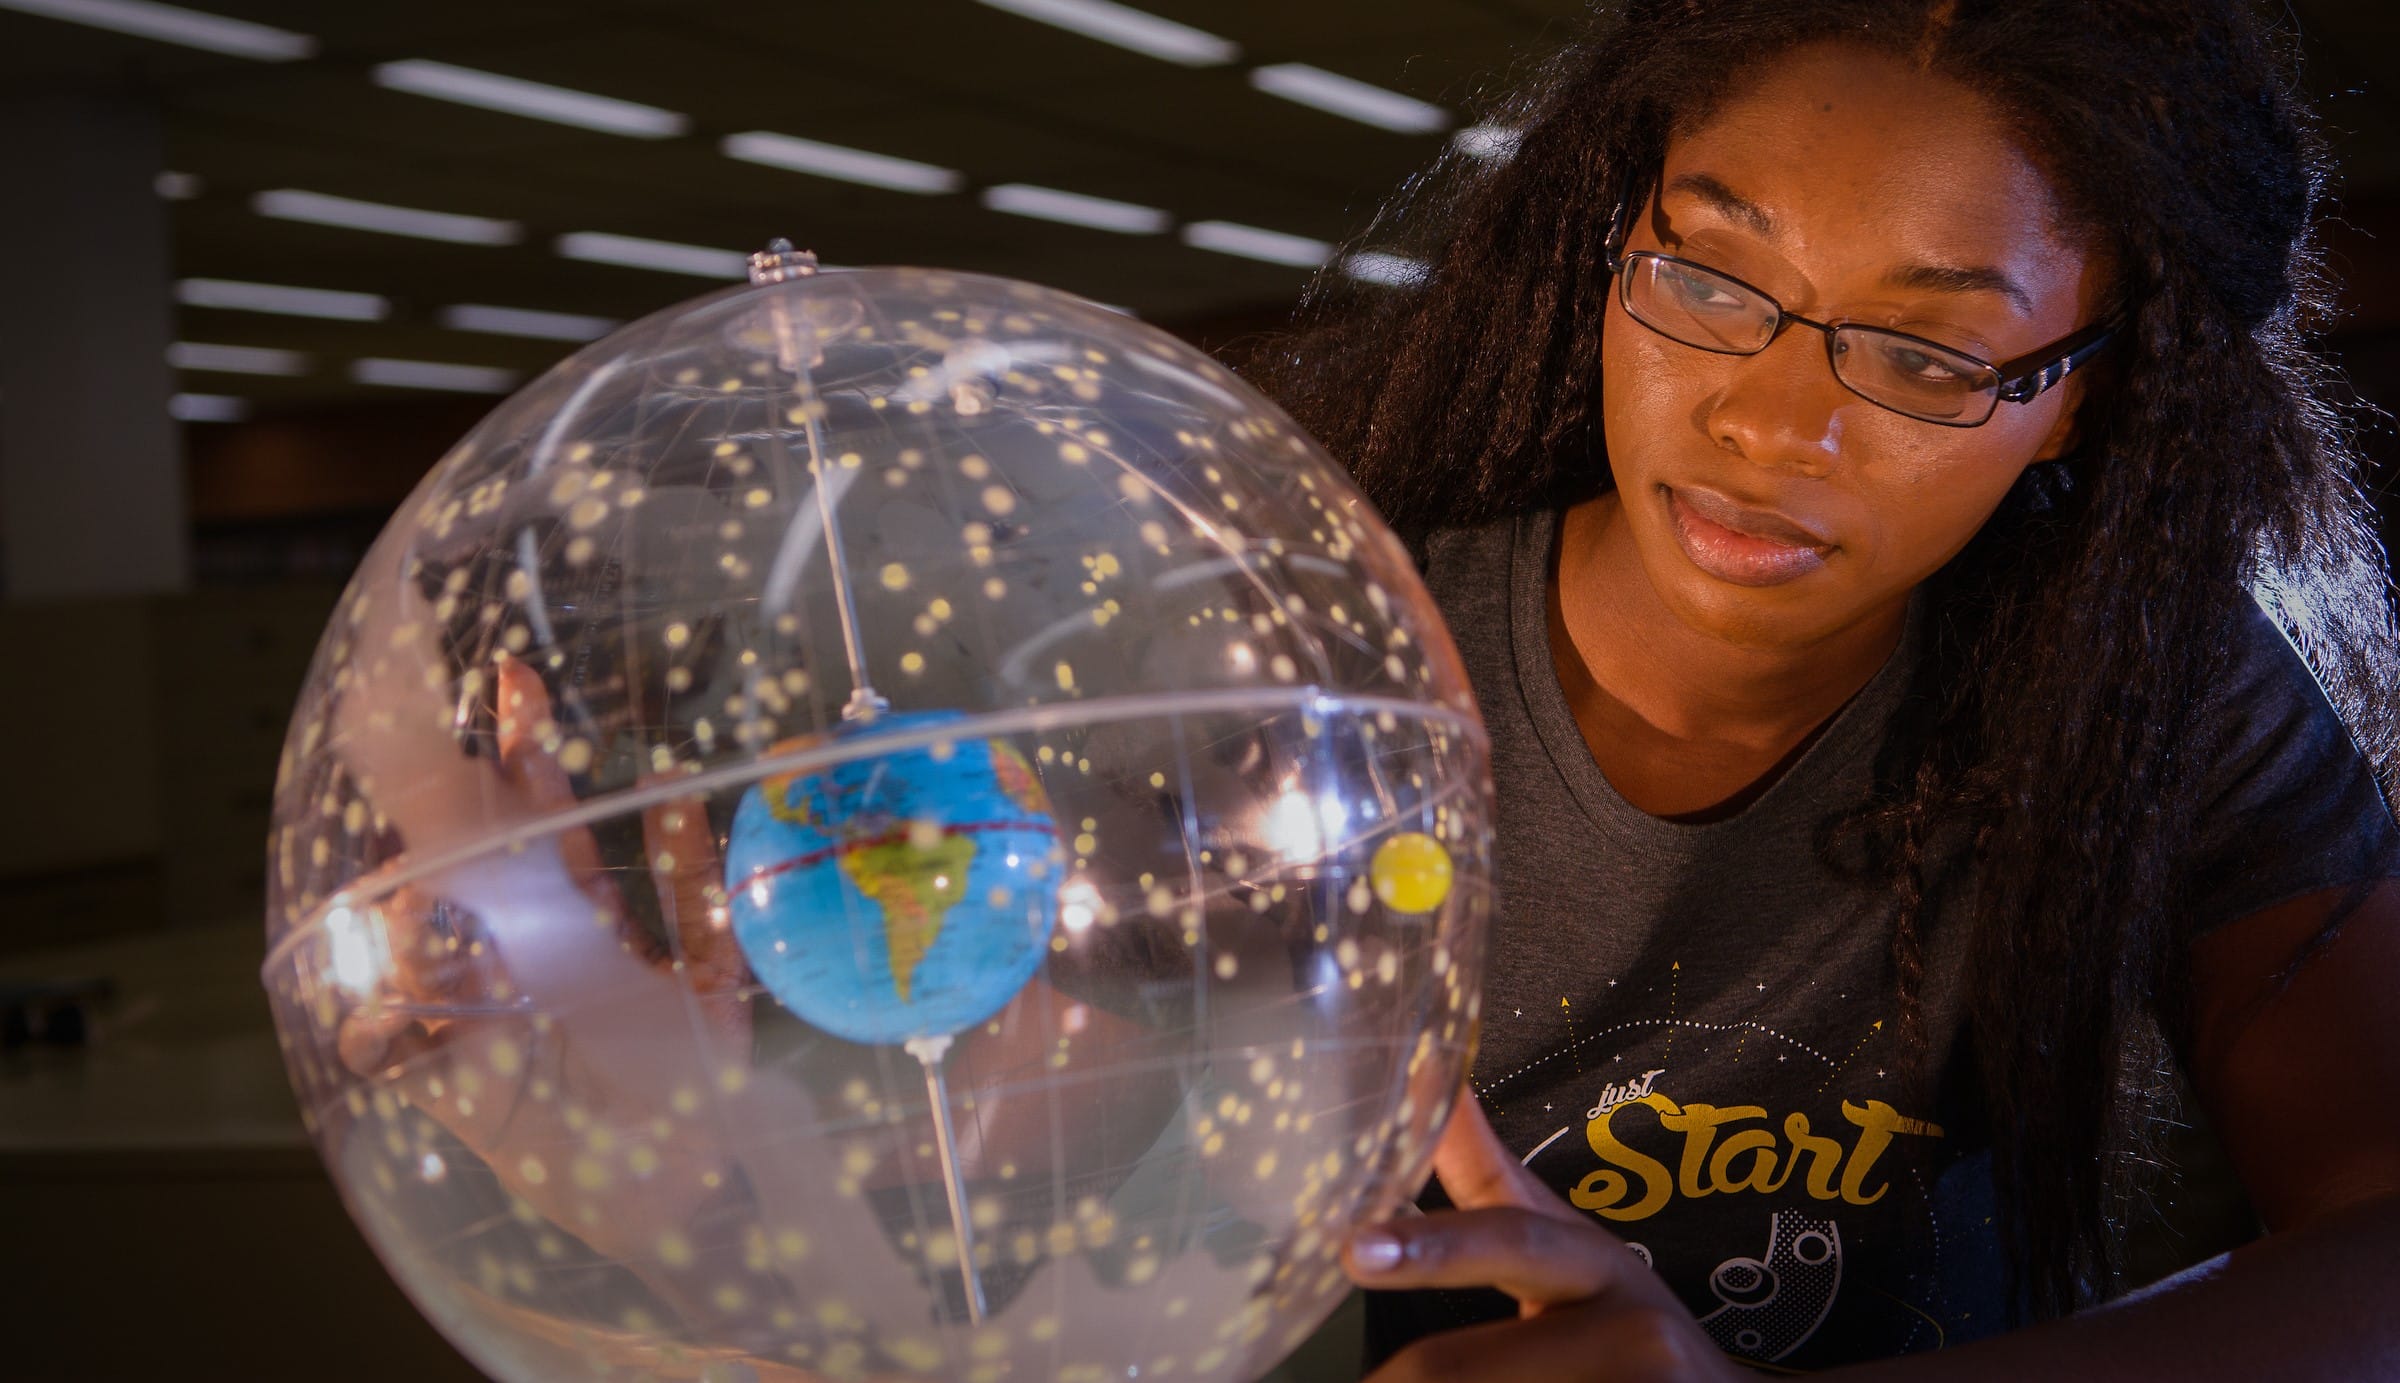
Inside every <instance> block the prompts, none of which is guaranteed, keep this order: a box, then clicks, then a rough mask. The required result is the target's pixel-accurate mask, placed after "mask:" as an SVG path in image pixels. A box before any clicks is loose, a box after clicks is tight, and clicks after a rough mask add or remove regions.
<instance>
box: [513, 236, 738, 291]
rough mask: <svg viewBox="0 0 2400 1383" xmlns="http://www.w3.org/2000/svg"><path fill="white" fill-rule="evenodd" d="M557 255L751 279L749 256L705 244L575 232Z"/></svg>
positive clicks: (559, 243) (562, 240)
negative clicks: (681, 243) (684, 243)
mask: <svg viewBox="0 0 2400 1383" xmlns="http://www.w3.org/2000/svg"><path fill="white" fill-rule="evenodd" d="M556 248H557V250H558V252H559V253H560V254H562V255H565V256H566V257H567V258H569V259H580V260H584V261H586V262H588V263H592V264H622V265H624V266H625V267H627V268H629V269H658V270H662V271H664V272H666V273H670V274H690V275H691V276H692V277H694V278H703V279H739V278H748V277H749V276H750V256H748V255H746V254H743V253H742V252H741V251H739V250H718V249H711V248H710V247H708V246H706V245H678V244H676V243H675V242H674V241H672V240H644V239H642V238H641V237H640V236H634V235H610V234H609V233H607V232H606V231H576V232H574V233H572V234H569V235H562V236H560V237H559V238H558V241H557V246H556Z"/></svg>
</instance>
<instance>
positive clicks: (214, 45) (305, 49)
mask: <svg viewBox="0 0 2400 1383" xmlns="http://www.w3.org/2000/svg"><path fill="white" fill-rule="evenodd" d="M0 10H14V11H16V12H17V13H18V14H36V15H40V16H42V17H43V18H44V19H63V20H65V21H67V22H68V23H70V24H83V25H87V26H89V27H91V28H94V29H107V30H109V31H110V32H112V33H119V34H131V35H133V36H134V37H136V38H148V39H156V40H157V41H158V42H160V43H173V44H179V45H181V46H182V47H185V48H199V49H204V50H206V51H208V52H211V53H226V54H230V55H231V56H233V57H237V58H256V59H258V60H259V61H261V62H296V61H298V60H300V59H302V58H311V57H315V56H316V53H317V41H316V40H315V39H313V38H311V37H309V36H308V35H307V34H297V33H293V32H292V31H291V30H289V29H277V28H272V27H269V26H268V25H265V24H253V23H251V22H250V21H248V20H246V19H227V18H225V17H224V16H223V15H215V14H203V13H201V12H200V11H198V10H187V9H184V8H183V7H182V6H180V5H154V4H151V3H149V0H0Z"/></svg>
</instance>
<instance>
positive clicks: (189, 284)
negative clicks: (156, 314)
mask: <svg viewBox="0 0 2400 1383" xmlns="http://www.w3.org/2000/svg"><path fill="white" fill-rule="evenodd" d="M175 301H177V302H179V303H182V304H183V305H184V306H185V307H214V308H222V309H225V310H227V311H231V312H272V313H276V314H278V315H280V316H285V317H323V318H327V319H329V320H331V321H336V322H380V321H382V320H383V319H384V318H386V317H388V316H390V315H391V311H392V305H391V303H390V302H389V301H387V300H385V299H384V298H383V297H381V296H380V295H378V294H374V293H347V292H343V291H341V290H339V289H334V288H294V287H291V286H290V285H288V284H281V283H243V282H240V281H238V280H235V279H180V280H178V281H177V282H176V284H175Z"/></svg>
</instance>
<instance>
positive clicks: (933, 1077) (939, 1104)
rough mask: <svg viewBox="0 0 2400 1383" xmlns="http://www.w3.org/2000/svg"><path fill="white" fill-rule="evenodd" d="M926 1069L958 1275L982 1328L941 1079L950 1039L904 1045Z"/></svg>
mask: <svg viewBox="0 0 2400 1383" xmlns="http://www.w3.org/2000/svg"><path fill="white" fill-rule="evenodd" d="M901 1045H902V1047H903V1048H904V1049H906V1051H907V1052H908V1054H909V1055H910V1056H913V1057H915V1058H916V1059H917V1060H918V1061H920V1062H922V1063H924V1066H925V1098H926V1099H927V1100H929V1101H931V1102H932V1104H933V1142H934V1146H935V1148H937V1149H938V1150H939V1151H940V1153H941V1158H942V1189H943V1190H944V1191H945V1192H947V1193H948V1194H949V1197H950V1237H951V1238H952V1239H953V1240H955V1241H956V1242H957V1244H958V1275H959V1277H960V1278H961V1279H963V1280H964V1282H965V1283H966V1289H967V1316H968V1318H969V1319H970V1320H972V1321H973V1322H974V1323H975V1324H977V1325H981V1324H983V1309H984V1308H983V1276H982V1274H981V1273H979V1272H977V1271H976V1269H975V1229H974V1223H973V1221H972V1220H970V1219H969V1218H968V1215H967V1183H966V1178H965V1177H963V1176H962V1175H960V1173H959V1170H958V1143H957V1140H956V1139H955V1138H954V1137H952V1135H951V1132H950V1089H949V1086H948V1084H947V1083H946V1082H944V1081H943V1079H942V1058H943V1057H944V1056H946V1055H948V1054H949V1051H950V1039H949V1038H948V1037H912V1038H910V1039H909V1040H908V1041H907V1042H905V1043H902V1044H901Z"/></svg>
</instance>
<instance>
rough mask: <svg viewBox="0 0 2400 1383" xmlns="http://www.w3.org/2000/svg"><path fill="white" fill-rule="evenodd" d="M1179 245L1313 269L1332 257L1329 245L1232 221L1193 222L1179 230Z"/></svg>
mask: <svg viewBox="0 0 2400 1383" xmlns="http://www.w3.org/2000/svg"><path fill="white" fill-rule="evenodd" d="M1183 243H1184V244H1186V245H1190V246H1193V247H1194V248H1197V249H1202V250H1215V251H1216V252H1217V253H1219V254H1228V255H1240V256H1241V257H1242V258H1244V259H1263V260H1265V261H1266V262H1267V263H1269V264H1291V265H1296V266H1298V267H1300V268H1303V269H1310V268H1314V267H1316V266H1317V265H1319V264H1323V263H1324V262H1325V261H1326V260H1328V259H1330V258H1332V257H1333V246H1331V245H1328V244H1326V243H1325V242H1324V241H1322V240H1311V239H1309V238H1308V237H1307V236H1305V235H1286V234H1284V233H1283V232H1282V231H1271V230H1260V229H1259V228H1258V227H1256V226H1244V225H1237V224H1236V223H1234V222H1232V221H1194V222H1192V223H1190V224H1189V225H1187V226H1185V227H1184V228H1183Z"/></svg>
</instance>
